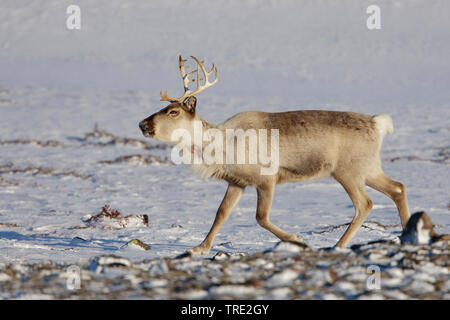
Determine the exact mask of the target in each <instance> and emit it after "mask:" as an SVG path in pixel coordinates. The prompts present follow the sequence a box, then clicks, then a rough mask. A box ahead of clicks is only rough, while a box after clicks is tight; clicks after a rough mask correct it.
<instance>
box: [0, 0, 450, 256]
mask: <svg viewBox="0 0 450 320" xmlns="http://www.w3.org/2000/svg"><path fill="white" fill-rule="evenodd" d="M373 2H374V1H339V2H337V1H332V0H329V1H326V0H323V1H316V0H310V1H297V0H295V1H294V0H293V1H200V0H198V1H181V0H180V1H179V0H174V1H121V0H101V1H100V0H99V1H88V0H76V1H72V0H71V1H65V0H64V1H50V0H44V1H32V0H29V1H27V0H19V1H16V0H3V1H2V2H1V3H0V263H15V262H22V261H24V262H27V263H32V262H37V261H43V260H51V261H63V262H65V263H74V262H86V261H87V260H88V259H89V258H92V257H94V256H98V255H102V254H117V255H120V256H124V257H127V258H129V259H131V260H133V261H141V260H144V259H149V258H155V257H162V256H171V257H173V256H175V255H177V254H180V253H182V252H184V251H185V250H187V249H189V248H191V247H193V246H195V245H198V244H199V243H200V242H201V241H202V240H203V238H204V236H205V235H206V233H207V232H208V230H209V228H210V226H211V224H212V222H213V219H214V215H215V212H216V210H217V207H218V206H219V204H220V201H221V199H222V197H223V194H224V192H225V189H226V184H225V183H224V182H219V181H215V180H201V179H200V178H198V177H197V176H196V175H195V174H193V173H192V172H191V171H190V169H189V168H188V167H186V166H173V165H171V163H170V161H168V160H167V159H166V157H168V156H169V155H170V148H168V147H166V146H164V145H161V144H160V143H159V142H157V141H155V140H151V139H147V138H144V137H143V136H142V134H141V132H140V130H139V128H138V122H139V121H140V120H142V119H143V118H145V117H147V116H148V115H150V114H152V113H153V112H155V111H157V110H159V109H161V108H163V107H164V106H165V103H163V102H160V101H159V91H160V90H161V89H167V90H168V91H169V92H173V93H174V94H177V93H180V92H181V90H182V87H181V81H180V79H179V74H178V69H177V68H178V66H177V59H178V55H179V54H182V55H183V56H189V55H195V56H197V57H200V58H204V59H206V61H207V62H208V64H209V63H211V62H214V63H215V64H216V65H217V67H218V69H219V77H220V80H219V83H218V84H217V85H216V86H214V88H211V89H209V90H207V91H206V92H204V93H201V94H200V95H199V96H198V99H199V103H198V106H197V110H198V112H199V113H200V114H201V115H202V116H203V118H205V119H207V120H209V121H212V122H221V121H223V120H225V119H226V118H228V117H230V116H231V115H233V114H235V113H238V112H241V111H245V110H255V109H257V110H262V111H270V112H277V111H286V110H296V109H329V110H338V111H354V112H362V113H368V114H379V113H389V114H390V115H391V117H392V118H393V120H394V127H395V131H394V133H393V134H392V135H389V136H387V137H386V139H385V141H384V145H383V149H382V159H383V160H384V169H385V172H386V173H387V174H388V175H389V176H391V177H392V178H393V179H395V180H398V181H401V182H402V183H404V184H405V186H406V188H407V193H408V200H409V206H410V209H411V212H415V211H418V210H425V211H427V212H428V214H429V215H430V217H431V218H432V220H433V222H434V223H435V224H436V230H437V231H438V232H439V233H450V211H449V209H450V198H449V194H450V179H449V176H450V175H449V173H450V170H449V164H450V160H449V156H450V124H449V123H450V122H449V119H450V59H448V57H449V56H450V42H449V41H448V39H450V22H449V20H448V13H449V12H450V2H449V1H446V0H441V1H439V0H431V1H430V0H408V1H376V2H377V4H378V5H379V6H380V8H381V26H382V28H381V29H380V30H368V29H367V27H366V19H367V17H368V14H366V8H367V6H368V5H369V4H372V3H373ZM74 3H76V4H77V5H79V6H80V8H81V29H80V30H68V29H67V28H66V19H67V16H68V15H67V14H66V8H67V6H69V5H70V4H74ZM369 195H370V197H371V198H372V200H373V202H374V204H375V206H374V209H373V211H372V212H371V214H370V215H369V217H368V219H367V221H368V223H367V224H365V226H364V227H363V228H361V230H360V231H359V232H358V234H357V235H356V237H355V238H354V240H353V241H352V244H354V243H361V242H365V241H368V240H375V239H384V238H387V239H392V238H395V237H397V236H398V235H399V233H400V231H401V228H400V220H399V217H398V214H397V210H396V208H395V205H394V203H393V202H392V201H391V200H390V199H388V198H387V197H385V196H383V195H381V194H379V193H377V192H375V191H373V190H369ZM105 205H110V207H111V208H113V209H117V210H119V211H120V213H121V217H125V216H128V215H147V216H148V224H147V223H144V222H143V220H142V221H141V220H139V219H137V220H133V221H131V222H129V221H128V220H127V222H126V223H125V224H120V223H119V224H118V225H112V226H111V225H109V224H108V223H106V224H102V222H99V224H97V225H96V224H89V223H87V222H86V221H88V219H89V217H92V216H94V215H96V214H98V213H100V212H101V208H102V207H103V206H105ZM255 210H256V192H255V190H253V189H250V188H249V189H247V190H246V191H245V193H244V195H243V197H242V199H241V200H240V202H239V203H238V205H237V206H236V208H235V209H234V210H233V212H232V214H231V217H230V219H229V220H228V221H227V222H226V223H225V225H224V226H223V227H222V229H221V231H220V233H219V235H218V237H217V238H216V241H215V243H214V247H213V249H212V253H211V254H214V253H216V252H217V251H218V250H224V251H229V252H248V253H254V252H259V251H262V250H265V249H267V248H272V247H273V246H274V244H275V243H277V242H278V240H277V239H276V238H275V237H274V236H273V235H272V234H270V233H269V232H268V231H266V230H263V229H262V228H261V227H260V226H258V225H257V223H256V220H255ZM352 217H353V207H352V204H351V201H350V199H349V198H348V196H347V194H346V193H345V191H344V190H343V188H342V187H341V186H340V185H339V184H337V183H336V182H335V181H333V180H331V179H325V180H320V181H314V182H310V183H297V184H285V185H280V186H278V188H277V190H276V194H275V198H274V202H273V206H272V210H271V219H272V221H273V222H274V223H275V224H277V225H279V226H280V227H281V228H283V229H285V230H287V231H289V232H295V233H297V234H299V235H301V236H302V237H303V238H304V239H305V240H306V242H307V243H308V244H310V245H311V246H312V247H313V248H320V247H328V246H332V245H334V244H335V243H336V241H337V240H338V239H339V238H340V236H341V235H342V233H343V232H344V230H345V227H346V226H345V224H346V223H348V222H350V220H351V219H352ZM91 221H92V220H91ZM132 239H139V240H140V241H142V242H144V243H146V244H148V245H150V246H151V250H147V251H145V250H142V249H140V248H135V247H132V246H129V245H127V243H128V242H129V241H130V240H132Z"/></svg>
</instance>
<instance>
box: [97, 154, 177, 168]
mask: <svg viewBox="0 0 450 320" xmlns="http://www.w3.org/2000/svg"><path fill="white" fill-rule="evenodd" d="M99 163H102V164H119V163H131V164H140V165H147V164H166V165H175V163H174V162H173V161H171V160H169V159H168V158H167V157H164V158H163V159H161V158H160V157H157V156H154V155H142V154H132V155H126V156H120V157H117V158H116V159H114V160H103V161H99Z"/></svg>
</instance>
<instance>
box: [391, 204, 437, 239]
mask: <svg viewBox="0 0 450 320" xmlns="http://www.w3.org/2000/svg"><path fill="white" fill-rule="evenodd" d="M434 237H436V233H435V232H434V230H433V223H432V222H431V219H430V217H429V216H428V214H427V213H426V212H425V211H420V212H416V213H414V214H413V215H412V216H411V217H410V218H409V220H408V223H407V224H406V227H405V229H404V230H403V233H402V235H401V236H400V240H401V242H402V243H409V244H431V242H432V239H433V238H434Z"/></svg>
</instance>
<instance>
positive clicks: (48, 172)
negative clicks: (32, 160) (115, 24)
mask: <svg viewBox="0 0 450 320" xmlns="http://www.w3.org/2000/svg"><path fill="white" fill-rule="evenodd" d="M20 173H22V174H31V175H33V176H37V175H43V176H53V177H65V176H71V177H75V178H79V179H83V180H87V179H92V178H93V176H92V175H86V174H82V173H79V172H77V171H75V170H66V171H60V170H57V169H54V168H46V167H40V166H39V167H34V166H28V167H23V168H20V167H17V166H16V165H14V164H13V163H7V164H3V165H0V175H2V174H20Z"/></svg>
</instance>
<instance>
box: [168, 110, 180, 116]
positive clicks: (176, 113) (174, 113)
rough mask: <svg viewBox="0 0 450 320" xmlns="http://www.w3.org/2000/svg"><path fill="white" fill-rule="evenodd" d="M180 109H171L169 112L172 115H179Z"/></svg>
mask: <svg viewBox="0 0 450 320" xmlns="http://www.w3.org/2000/svg"><path fill="white" fill-rule="evenodd" d="M178 113H179V112H178V110H171V111H170V112H169V115H171V116H177V115H178Z"/></svg>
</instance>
